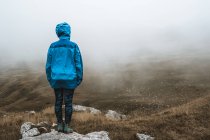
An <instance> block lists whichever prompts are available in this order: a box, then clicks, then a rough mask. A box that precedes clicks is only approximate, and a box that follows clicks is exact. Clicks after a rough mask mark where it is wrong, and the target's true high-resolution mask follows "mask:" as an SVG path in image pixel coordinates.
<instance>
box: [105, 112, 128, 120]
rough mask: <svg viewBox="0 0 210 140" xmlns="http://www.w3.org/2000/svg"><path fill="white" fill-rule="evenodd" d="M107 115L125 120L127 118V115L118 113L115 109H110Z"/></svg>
mask: <svg viewBox="0 0 210 140" xmlns="http://www.w3.org/2000/svg"><path fill="white" fill-rule="evenodd" d="M105 116H106V117H107V118H109V119H112V120H125V119H127V117H126V115H123V114H120V113H117V112H116V111H113V110H108V112H107V113H106V114H105Z"/></svg>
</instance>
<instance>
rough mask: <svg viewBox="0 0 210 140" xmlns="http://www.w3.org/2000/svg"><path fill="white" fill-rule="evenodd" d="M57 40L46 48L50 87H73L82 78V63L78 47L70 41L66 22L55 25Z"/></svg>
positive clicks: (69, 31)
mask: <svg viewBox="0 0 210 140" xmlns="http://www.w3.org/2000/svg"><path fill="white" fill-rule="evenodd" d="M56 34H57V36H58V38H59V40H58V41H56V42H54V43H52V44H51V45H50V47H49V49H48V54H47V62H46V75H47V80H48V81H49V83H50V86H51V87H52V88H66V89H75V88H76V87H77V86H78V85H79V84H80V83H81V82H82V79H83V63H82V57H81V53H80V50H79V47H78V46H77V44H76V43H74V42H72V41H70V34H71V28H70V26H69V25H68V24H67V23H65V22H64V23H61V24H58V25H57V26H56Z"/></svg>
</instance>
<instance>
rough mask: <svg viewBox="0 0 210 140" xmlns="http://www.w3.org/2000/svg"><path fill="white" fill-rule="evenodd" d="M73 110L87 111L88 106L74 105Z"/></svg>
mask: <svg viewBox="0 0 210 140" xmlns="http://www.w3.org/2000/svg"><path fill="white" fill-rule="evenodd" d="M73 110H74V111H77V112H83V111H87V107H85V106H81V105H73Z"/></svg>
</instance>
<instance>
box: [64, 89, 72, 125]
mask: <svg viewBox="0 0 210 140" xmlns="http://www.w3.org/2000/svg"><path fill="white" fill-rule="evenodd" d="M73 95H74V89H64V102H65V123H66V124H70V122H71V117H72V112H73V107H72V99H73Z"/></svg>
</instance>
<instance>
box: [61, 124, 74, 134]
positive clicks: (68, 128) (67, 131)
mask: <svg viewBox="0 0 210 140" xmlns="http://www.w3.org/2000/svg"><path fill="white" fill-rule="evenodd" d="M63 132H64V133H66V134H68V133H72V132H73V129H72V128H70V127H69V125H68V124H64V130H63Z"/></svg>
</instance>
